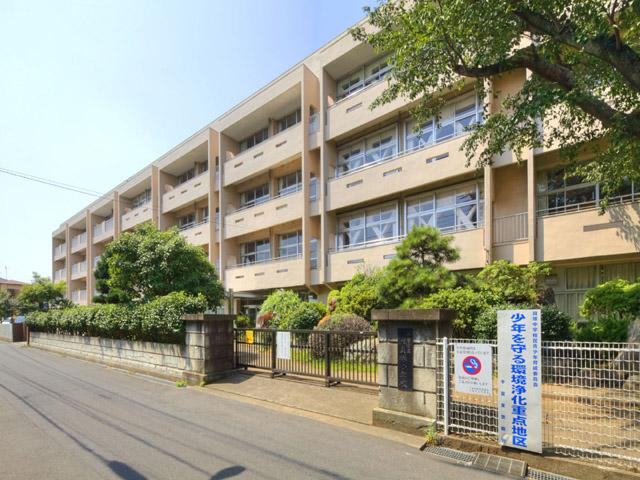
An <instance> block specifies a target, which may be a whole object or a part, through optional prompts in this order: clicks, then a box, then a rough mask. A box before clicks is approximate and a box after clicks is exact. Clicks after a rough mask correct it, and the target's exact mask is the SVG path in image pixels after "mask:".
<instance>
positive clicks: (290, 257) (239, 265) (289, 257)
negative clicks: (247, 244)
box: [227, 253, 302, 269]
mask: <svg viewBox="0 0 640 480" xmlns="http://www.w3.org/2000/svg"><path fill="white" fill-rule="evenodd" d="M299 258H302V254H301V253H299V254H297V255H287V256H286V257H270V258H267V259H264V260H257V261H255V262H245V263H236V264H235V265H227V268H228V269H229V268H242V267H250V266H251V265H261V264H264V263H273V262H283V261H287V260H295V259H299Z"/></svg>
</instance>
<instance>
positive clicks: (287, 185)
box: [278, 170, 302, 196]
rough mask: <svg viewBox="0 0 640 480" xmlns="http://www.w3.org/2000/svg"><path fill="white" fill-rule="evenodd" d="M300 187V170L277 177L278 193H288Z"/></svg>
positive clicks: (280, 194)
mask: <svg viewBox="0 0 640 480" xmlns="http://www.w3.org/2000/svg"><path fill="white" fill-rule="evenodd" d="M301 188H302V171H300V170H298V171H297V172H293V173H290V174H288V175H284V176H283V177H280V178H278V195H279V196H282V195H289V194H290V193H294V192H297V191H298V190H300V189H301Z"/></svg>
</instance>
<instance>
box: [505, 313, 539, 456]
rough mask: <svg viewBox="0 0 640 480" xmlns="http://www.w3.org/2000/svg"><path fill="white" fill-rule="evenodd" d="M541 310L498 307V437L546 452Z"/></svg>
mask: <svg viewBox="0 0 640 480" xmlns="http://www.w3.org/2000/svg"><path fill="white" fill-rule="evenodd" d="M540 319H541V315H540V310H500V311H498V441H499V442H500V445H503V446H506V447H512V448H519V449H522V450H529V451H531V452H537V453H542V372H541V365H542V354H541V350H540V345H541V342H542V335H541V325H540Z"/></svg>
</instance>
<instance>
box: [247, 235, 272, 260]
mask: <svg viewBox="0 0 640 480" xmlns="http://www.w3.org/2000/svg"><path fill="white" fill-rule="evenodd" d="M270 259H271V243H270V242H269V240H268V239H265V240H256V241H255V242H247V243H243V244H241V245H240V263H241V264H242V265H249V264H252V263H256V262H264V261H266V260H270Z"/></svg>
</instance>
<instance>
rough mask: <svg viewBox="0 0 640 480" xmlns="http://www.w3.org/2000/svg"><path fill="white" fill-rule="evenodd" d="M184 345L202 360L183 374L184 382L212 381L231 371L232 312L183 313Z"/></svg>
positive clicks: (232, 361)
mask: <svg viewBox="0 0 640 480" xmlns="http://www.w3.org/2000/svg"><path fill="white" fill-rule="evenodd" d="M183 320H184V321H185V322H186V325H185V327H186V335H185V348H186V350H187V351H188V352H189V357H190V358H194V357H195V358H198V359H202V362H196V363H194V365H193V368H192V369H189V370H186V371H185V372H184V373H183V377H184V379H185V380H186V381H187V383H189V384H192V385H197V384H199V383H200V382H211V381H214V380H216V379H218V378H221V377H223V376H225V375H227V374H228V373H229V372H231V371H232V370H233V369H234V367H235V361H234V356H233V321H234V320H235V315H216V314H209V313H204V314H193V315H185V316H184V317H183Z"/></svg>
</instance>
